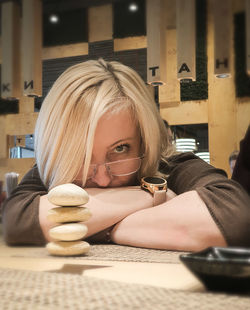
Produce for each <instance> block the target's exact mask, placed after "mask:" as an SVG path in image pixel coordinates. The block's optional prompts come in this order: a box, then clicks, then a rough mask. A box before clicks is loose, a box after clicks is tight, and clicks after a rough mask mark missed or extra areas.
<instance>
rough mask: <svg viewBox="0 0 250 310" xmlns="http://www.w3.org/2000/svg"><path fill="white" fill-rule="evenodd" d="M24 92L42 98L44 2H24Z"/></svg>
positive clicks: (22, 81)
mask: <svg viewBox="0 0 250 310" xmlns="http://www.w3.org/2000/svg"><path fill="white" fill-rule="evenodd" d="M21 83H22V90H23V95H25V96H42V1H41V0H23V1H22V79H21Z"/></svg>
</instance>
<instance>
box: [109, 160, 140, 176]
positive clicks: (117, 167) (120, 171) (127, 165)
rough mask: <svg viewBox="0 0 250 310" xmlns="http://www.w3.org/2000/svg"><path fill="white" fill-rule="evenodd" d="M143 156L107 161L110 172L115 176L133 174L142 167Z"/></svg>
mask: <svg viewBox="0 0 250 310" xmlns="http://www.w3.org/2000/svg"><path fill="white" fill-rule="evenodd" d="M140 166H141V158H131V159H125V160H119V161H115V162H111V163H107V164H106V167H107V168H108V170H109V172H110V174H112V175H114V176H123V175H124V176H125V175H129V174H133V173H135V172H137V171H138V170H139V169H140Z"/></svg>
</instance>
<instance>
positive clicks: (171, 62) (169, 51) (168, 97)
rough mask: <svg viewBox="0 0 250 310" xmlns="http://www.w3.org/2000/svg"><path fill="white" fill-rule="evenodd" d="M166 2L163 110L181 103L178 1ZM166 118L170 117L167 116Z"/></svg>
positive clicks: (161, 94) (160, 93) (161, 97)
mask: <svg viewBox="0 0 250 310" xmlns="http://www.w3.org/2000/svg"><path fill="white" fill-rule="evenodd" d="M165 2H166V24H167V25H166V32H165V40H166V56H165V57H166V66H167V71H166V85H162V86H161V87H159V102H160V107H161V110H162V109H164V108H167V107H170V106H177V105H179V103H180V83H179V81H178V80H177V78H176V72H177V56H176V54H177V46H176V45H177V43H176V3H175V0H165ZM165 119H168V117H167V116H165Z"/></svg>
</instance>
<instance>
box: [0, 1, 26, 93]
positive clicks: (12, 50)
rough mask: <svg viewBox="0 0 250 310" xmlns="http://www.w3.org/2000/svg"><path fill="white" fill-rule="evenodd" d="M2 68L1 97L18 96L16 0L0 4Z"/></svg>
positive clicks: (18, 50) (18, 26) (18, 21)
mask: <svg viewBox="0 0 250 310" xmlns="http://www.w3.org/2000/svg"><path fill="white" fill-rule="evenodd" d="M1 9H2V10H1V12H2V14H1V21H2V25H1V28H2V38H1V39H2V40H1V41H2V68H1V97H2V98H19V97H20V93H21V88H20V8H19V5H18V4H17V3H16V2H4V3H2V5H1Z"/></svg>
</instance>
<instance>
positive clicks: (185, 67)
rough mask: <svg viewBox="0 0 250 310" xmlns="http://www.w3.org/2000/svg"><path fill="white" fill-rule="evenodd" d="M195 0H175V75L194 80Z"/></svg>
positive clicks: (180, 78)
mask: <svg viewBox="0 0 250 310" xmlns="http://www.w3.org/2000/svg"><path fill="white" fill-rule="evenodd" d="M195 19H196V15H195V0H176V25H177V27H176V28H177V68H178V69H177V70H178V71H177V76H178V79H179V80H182V79H191V80H192V81H195V80H196V61H195V59H196V22H195Z"/></svg>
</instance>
